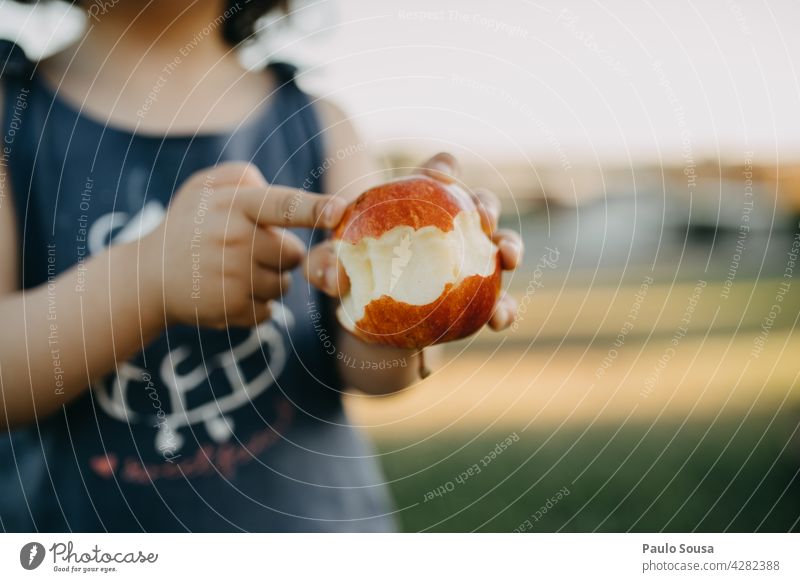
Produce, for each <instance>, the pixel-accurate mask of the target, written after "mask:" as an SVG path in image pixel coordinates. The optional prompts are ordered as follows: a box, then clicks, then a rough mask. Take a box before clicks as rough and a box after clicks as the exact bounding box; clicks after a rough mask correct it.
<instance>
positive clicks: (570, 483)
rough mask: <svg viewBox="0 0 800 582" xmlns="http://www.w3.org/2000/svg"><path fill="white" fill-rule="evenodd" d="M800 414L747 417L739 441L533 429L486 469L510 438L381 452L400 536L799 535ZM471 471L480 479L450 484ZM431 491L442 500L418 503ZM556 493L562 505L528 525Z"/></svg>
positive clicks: (712, 434)
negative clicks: (522, 530) (520, 532)
mask: <svg viewBox="0 0 800 582" xmlns="http://www.w3.org/2000/svg"><path fill="white" fill-rule="evenodd" d="M799 412H800V411H798V410H797V409H796V408H795V409H794V410H787V411H785V412H784V413H782V414H781V415H779V416H777V417H776V418H775V419H774V421H773V420H772V415H771V414H761V415H751V416H750V417H749V418H747V419H745V420H744V422H743V424H742V426H741V428H740V429H738V432H737V428H738V427H739V424H740V422H741V421H742V418H732V417H727V418H724V419H723V418H720V419H719V420H718V421H717V423H716V424H715V425H714V426H713V427H712V428H711V429H710V431H709V432H708V434H707V435H706V436H705V437H704V433H705V432H706V430H707V429H708V428H709V426H710V425H711V420H710V419H703V420H695V421H692V420H690V421H689V422H687V423H686V425H685V426H683V427H682V428H681V427H680V422H673V423H661V424H658V425H654V426H652V428H651V427H650V426H648V425H627V426H624V427H623V428H621V429H620V430H619V432H618V433H617V434H616V435H615V434H614V433H615V432H616V431H617V430H618V429H619V427H618V426H602V427H593V428H591V429H590V430H589V431H588V432H586V434H585V435H583V436H582V437H581V436H580V435H581V432H582V431H583V429H582V428H581V429H569V430H565V429H562V430H561V431H558V432H544V431H538V430H537V429H536V428H535V427H532V428H530V429H528V430H527V431H525V432H521V431H520V430H517V434H519V436H520V437H521V438H520V440H519V441H518V442H516V443H514V444H512V445H511V446H510V447H509V448H507V449H506V450H505V451H503V452H502V453H501V454H500V455H498V456H497V457H496V458H495V459H494V460H492V461H490V462H489V463H486V464H485V466H484V464H482V463H481V459H482V458H483V457H484V455H486V454H487V453H489V452H490V451H491V450H492V449H493V448H494V446H495V443H497V442H498V441H500V440H502V439H504V438H505V437H506V436H508V434H509V432H513V431H509V432H501V433H493V434H484V435H481V436H479V437H477V432H478V431H477V430H476V434H475V435H465V434H463V433H461V434H457V435H455V434H449V435H442V436H439V437H437V438H436V439H433V440H429V441H426V442H424V443H422V444H419V445H412V443H411V442H400V441H394V442H380V443H379V444H378V446H379V449H380V451H381V452H382V453H384V456H383V457H382V459H383V464H384V470H385V472H386V475H387V478H388V479H389V480H390V481H392V489H393V492H394V496H395V503H396V505H397V507H398V508H404V509H403V510H402V511H401V512H400V514H399V517H400V521H401V523H402V527H403V529H404V530H406V531H421V530H425V531H473V530H479V531H512V530H514V529H515V528H517V527H519V526H520V525H521V524H522V523H523V522H525V520H526V519H529V522H530V527H528V528H527V529H528V530H530V531H542V532H551V531H557V530H561V531H575V532H584V531H595V530H597V531H610V532H618V531H628V530H631V531H660V530H664V531H692V530H696V531H709V532H716V531H745V532H747V531H756V530H758V531H789V530H795V531H797V530H798V529H800V527H799V526H798V519H800V476H798V470H800V430H799V429H798V419H800V414H799ZM770 422H772V425H771V427H769V424H770ZM648 429H650V430H649V433H648ZM476 437H477V438H476ZM673 437H674V440H672V439H673ZM473 439H474V440H473ZM548 439H549V440H548ZM671 440H672V442H671V443H670V441H671ZM470 441H472V442H470ZM759 441H760V442H759ZM787 443H788V444H787ZM695 446H697V450H696V451H695V452H694V454H692V450H693V449H694V448H695ZM402 447H407V448H406V449H405V450H398V449H400V448H402ZM726 447H727V448H726ZM784 447H785V449H784ZM392 451H396V452H392ZM595 457H596V458H595ZM748 457H749V458H748ZM475 463H477V464H478V466H479V468H481V472H480V473H477V474H474V475H473V476H469V477H468V478H467V479H463V480H462V481H463V482H462V483H459V482H457V481H456V477H457V476H459V475H460V474H461V473H462V472H464V471H466V470H468V469H469V467H471V466H472V465H473V464H475ZM684 463H685V465H684ZM773 463H774V465H773ZM651 465H652V467H651ZM762 479H763V482H762ZM448 482H450V483H452V487H451V486H450V485H448ZM440 486H442V487H446V488H447V489H450V491H447V492H445V493H444V494H443V495H441V496H433V498H432V499H430V500H428V501H425V497H426V492H429V491H433V490H436V489H437V488H438V487H440ZM563 487H567V488H568V490H569V495H568V496H564V497H563V498H562V499H561V500H559V501H557V502H556V503H554V504H553V505H552V508H551V509H549V510H548V511H547V513H546V514H544V515H542V516H541V517H540V519H539V520H538V521H536V520H534V519H532V518H531V516H533V515H534V514H535V512H536V511H537V510H539V508H540V507H541V506H542V505H544V504H545V503H546V502H547V500H548V499H549V498H551V497H553V496H556V494H557V492H558V491H559V490H560V489H562V488H563ZM562 495H563V494H562ZM428 497H429V498H430V497H431V495H428Z"/></svg>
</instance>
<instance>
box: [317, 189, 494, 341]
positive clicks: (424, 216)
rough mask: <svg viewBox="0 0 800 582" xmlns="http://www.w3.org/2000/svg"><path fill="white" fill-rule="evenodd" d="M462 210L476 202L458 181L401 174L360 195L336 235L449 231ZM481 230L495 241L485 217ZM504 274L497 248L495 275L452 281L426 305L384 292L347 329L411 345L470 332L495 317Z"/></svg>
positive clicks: (354, 238) (355, 237)
mask: <svg viewBox="0 0 800 582" xmlns="http://www.w3.org/2000/svg"><path fill="white" fill-rule="evenodd" d="M460 212H477V207H476V206H475V202H474V201H473V200H472V198H471V197H470V196H469V195H468V194H467V193H466V192H464V190H462V189H461V188H460V187H458V186H457V185H456V184H444V183H442V182H440V181H438V180H435V179H433V178H428V177H426V176H413V177H408V178H400V179H397V180H393V181H391V182H388V183H386V184H382V185H380V186H376V187H375V188H372V189H370V190H367V191H366V192H364V193H363V194H362V195H361V196H359V197H358V199H356V200H355V201H354V202H353V203H352V204H351V205H350V206H349V207H348V209H347V210H346V212H345V214H344V216H343V218H342V221H341V222H340V223H339V225H338V226H337V227H336V228H335V229H334V231H333V238H334V240H341V241H344V242H347V243H350V244H358V243H359V242H360V241H361V239H362V238H364V237H372V238H379V237H380V236H382V235H383V234H384V233H386V232H388V231H390V230H392V229H393V228H395V227H397V226H410V227H412V228H414V229H415V230H418V229H420V228H423V227H426V226H436V227H437V228H439V229H440V230H441V231H443V232H449V231H452V230H453V228H454V225H453V220H454V219H455V217H456V216H457V215H458V214H459V213H460ZM481 229H482V230H483V233H484V234H485V235H486V236H487V237H488V238H489V239H490V240H491V238H492V228H491V225H489V224H487V223H486V221H485V220H482V221H481ZM501 279H502V267H501V262H500V252H499V251H498V252H497V253H496V254H495V269H494V271H493V272H492V274H490V275H488V276H481V275H471V276H468V277H465V278H464V279H463V280H461V281H460V282H459V283H458V284H457V285H454V284H453V283H448V284H447V285H446V287H445V288H444V290H443V292H442V294H441V295H440V296H439V297H438V298H437V299H436V300H434V301H433V302H431V303H428V304H427V305H411V304H409V303H405V302H402V301H398V300H396V299H394V298H392V297H390V296H389V295H383V296H381V297H379V298H377V299H374V300H373V301H371V302H370V303H368V304H367V305H366V306H365V308H364V316H363V317H362V318H361V319H360V320H359V321H357V322H356V323H355V329H349V331H351V333H354V334H355V335H356V336H357V337H359V338H360V339H361V340H363V341H366V342H369V343H377V344H385V345H391V346H395V347H401V348H409V349H420V348H424V347H426V346H430V345H433V344H438V343H443V342H448V341H453V340H457V339H461V338H464V337H467V336H469V335H472V334H473V333H475V332H476V331H478V330H479V329H480V328H482V327H483V326H484V325H486V323H487V322H488V321H489V319H490V318H491V315H492V312H493V311H494V307H495V304H496V303H497V299H498V297H499V295H500V285H501ZM344 327H345V329H348V327H347V326H344Z"/></svg>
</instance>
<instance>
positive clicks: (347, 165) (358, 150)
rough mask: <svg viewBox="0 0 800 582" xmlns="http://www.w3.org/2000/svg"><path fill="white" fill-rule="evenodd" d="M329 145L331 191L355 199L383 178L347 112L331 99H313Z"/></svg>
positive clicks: (327, 149) (329, 181) (328, 175)
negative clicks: (376, 169)
mask: <svg viewBox="0 0 800 582" xmlns="http://www.w3.org/2000/svg"><path fill="white" fill-rule="evenodd" d="M313 103H314V108H315V110H316V113H317V117H318V118H319V124H320V132H321V134H322V137H323V142H324V144H325V158H326V160H328V161H329V164H328V165H329V167H328V170H327V171H326V180H325V182H326V186H327V190H328V193H330V194H339V195H342V196H345V197H346V198H347V199H348V200H351V199H354V198H355V197H356V196H358V195H359V194H360V193H361V192H363V191H364V190H366V189H367V188H369V187H371V186H374V185H375V184H377V183H378V182H379V181H380V180H379V179H378V178H379V176H378V173H377V172H376V171H375V164H374V163H373V159H372V153H371V152H370V148H369V144H368V143H367V141H366V140H365V139H364V137H363V136H362V134H361V132H360V131H359V130H358V128H357V124H356V123H355V122H354V120H353V119H352V117H351V116H350V115H348V114H347V112H346V111H345V110H344V109H343V108H342V107H340V106H339V105H337V104H336V103H334V102H332V101H330V100H328V99H313Z"/></svg>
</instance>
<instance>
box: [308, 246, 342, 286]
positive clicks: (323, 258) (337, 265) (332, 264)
mask: <svg viewBox="0 0 800 582" xmlns="http://www.w3.org/2000/svg"><path fill="white" fill-rule="evenodd" d="M303 271H304V272H305V275H306V279H307V280H308V282H309V283H311V284H312V285H313V286H314V287H316V288H317V289H319V290H321V291H322V292H323V293H325V294H327V295H330V296H331V297H342V296H343V295H346V294H347V292H348V291H349V290H350V278H349V277H348V276H347V272H346V271H345V270H344V267H343V266H342V264H341V262H340V261H338V260H337V258H336V251H335V247H334V244H333V242H332V241H325V242H323V243H320V244H318V245H315V246H313V247H312V248H311V250H310V251H309V252H308V255H307V256H306V263H305V265H304V268H303Z"/></svg>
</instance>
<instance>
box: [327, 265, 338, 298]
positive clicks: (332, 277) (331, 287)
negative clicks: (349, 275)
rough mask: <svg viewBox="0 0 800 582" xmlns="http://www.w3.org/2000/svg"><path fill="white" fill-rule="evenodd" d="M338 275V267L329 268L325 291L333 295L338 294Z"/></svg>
mask: <svg viewBox="0 0 800 582" xmlns="http://www.w3.org/2000/svg"><path fill="white" fill-rule="evenodd" d="M338 275H339V274H338V273H337V272H336V267H328V268H327V269H325V289H327V290H328V291H329V292H331V293H336V291H337V288H336V287H337V286H338V284H339V281H338V279H339V277H338Z"/></svg>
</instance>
